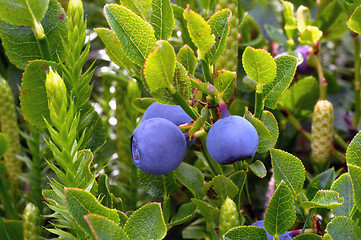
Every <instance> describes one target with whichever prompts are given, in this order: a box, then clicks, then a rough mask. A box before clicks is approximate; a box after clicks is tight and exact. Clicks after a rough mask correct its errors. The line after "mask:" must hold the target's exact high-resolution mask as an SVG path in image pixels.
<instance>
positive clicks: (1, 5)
mask: <svg viewBox="0 0 361 240" xmlns="http://www.w3.org/2000/svg"><path fill="white" fill-rule="evenodd" d="M48 6H49V0H2V1H1V2H0V9H1V11H0V19H1V20H3V21H5V22H8V23H10V24H14V25H18V26H29V27H31V26H33V25H34V21H33V19H35V20H36V21H37V22H39V23H40V22H41V20H43V18H44V16H45V13H46V10H48Z"/></svg>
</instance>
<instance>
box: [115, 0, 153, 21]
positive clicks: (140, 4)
mask: <svg viewBox="0 0 361 240" xmlns="http://www.w3.org/2000/svg"><path fill="white" fill-rule="evenodd" d="M120 3H121V4H122V5H123V6H124V7H126V8H128V9H129V10H131V11H132V12H134V13H135V14H137V15H138V16H140V17H142V18H143V19H144V20H145V21H147V20H148V19H149V17H150V12H151V6H152V0H120Z"/></svg>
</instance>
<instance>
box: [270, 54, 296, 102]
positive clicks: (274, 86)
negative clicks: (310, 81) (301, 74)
mask: <svg viewBox="0 0 361 240" xmlns="http://www.w3.org/2000/svg"><path fill="white" fill-rule="evenodd" d="M275 62H276V66H277V74H276V78H275V79H274V80H273V82H271V83H269V84H266V85H264V86H263V98H264V99H265V106H266V107H269V108H272V109H276V107H277V104H278V101H279V99H280V98H281V96H282V94H283V93H284V92H285V91H286V89H287V88H288V87H289V85H290V84H291V82H292V79H293V77H294V75H295V72H296V68H297V58H295V57H293V56H289V55H283V56H280V57H278V58H276V59H275Z"/></svg>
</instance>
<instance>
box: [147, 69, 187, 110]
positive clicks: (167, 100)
mask: <svg viewBox="0 0 361 240" xmlns="http://www.w3.org/2000/svg"><path fill="white" fill-rule="evenodd" d="M171 84H172V86H173V87H174V88H175V90H176V91H178V92H179V93H180V95H181V96H182V97H183V98H184V99H185V100H189V99H191V98H192V90H193V89H192V84H191V79H190V78H189V77H188V76H187V70H186V69H185V67H183V65H182V64H180V63H179V62H176V67H175V71H174V76H173V81H172V82H171ZM151 94H152V96H153V97H154V99H155V100H156V101H157V102H158V103H161V104H168V105H177V104H178V103H177V101H176V100H175V99H174V97H173V94H172V93H171V92H170V91H169V89H168V88H160V89H158V90H157V91H155V92H151Z"/></svg>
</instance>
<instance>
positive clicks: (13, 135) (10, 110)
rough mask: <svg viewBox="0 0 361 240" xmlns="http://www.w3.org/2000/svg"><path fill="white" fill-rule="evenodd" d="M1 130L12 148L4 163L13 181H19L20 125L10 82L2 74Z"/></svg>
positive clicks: (0, 86)
mask: <svg viewBox="0 0 361 240" xmlns="http://www.w3.org/2000/svg"><path fill="white" fill-rule="evenodd" d="M0 130H1V132H2V133H3V134H4V135H5V136H6V137H7V138H8V139H9V142H10V148H9V149H8V151H7V152H6V153H5V156H4V164H5V167H6V169H7V171H8V173H9V176H10V179H11V182H12V183H13V184H14V183H16V182H18V180H19V179H18V177H17V176H18V174H19V173H20V172H21V162H20V160H19V159H18V158H17V156H18V155H19V154H20V138H19V127H18V122H17V116H16V109H15V103H14V97H13V94H12V91H11V89H10V86H9V84H8V82H7V81H6V80H5V79H3V78H2V77H1V76H0Z"/></svg>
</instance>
